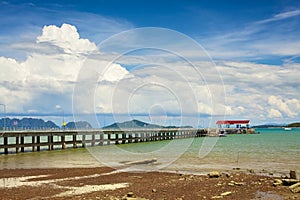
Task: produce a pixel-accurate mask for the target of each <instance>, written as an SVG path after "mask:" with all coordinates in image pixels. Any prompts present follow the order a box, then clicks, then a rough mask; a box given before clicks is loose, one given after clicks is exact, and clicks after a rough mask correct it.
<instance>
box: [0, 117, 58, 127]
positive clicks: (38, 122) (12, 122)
mask: <svg viewBox="0 0 300 200" xmlns="http://www.w3.org/2000/svg"><path fill="white" fill-rule="evenodd" d="M0 127H1V129H2V128H3V127H4V119H3V118H2V119H0ZM5 127H6V128H8V129H12V128H15V129H53V128H54V129H57V128H59V127H58V126H57V125H56V124H55V123H54V122H52V121H44V120H42V119H35V118H23V119H16V118H13V119H10V118H5Z"/></svg>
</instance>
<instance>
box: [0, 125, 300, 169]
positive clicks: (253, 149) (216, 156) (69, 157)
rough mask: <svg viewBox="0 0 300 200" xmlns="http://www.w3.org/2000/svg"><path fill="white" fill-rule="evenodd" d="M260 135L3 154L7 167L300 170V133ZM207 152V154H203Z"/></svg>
mask: <svg viewBox="0 0 300 200" xmlns="http://www.w3.org/2000/svg"><path fill="white" fill-rule="evenodd" d="M256 131H258V132H260V134H242V135H228V136H227V137H220V138H219V137H214V138H213V137H211V138H210V137H206V138H193V139H181V140H172V141H160V142H144V143H137V144H125V145H118V146H115V145H111V146H104V147H91V148H86V149H68V150H57V151H43V152H34V153H20V154H17V155H16V154H14V155H0V167H1V168H31V167H34V168H36V167H95V166H103V165H104V164H105V165H111V166H122V163H124V162H127V161H136V160H143V159H151V158H156V159H157V164H155V165H148V166H147V167H148V168H157V169H165V170H172V171H174V170H175V171H192V172H199V173H201V172H206V171H208V170H211V169H216V170H231V169H233V168H237V167H238V168H241V169H254V170H255V171H259V170H268V171H271V172H275V173H276V172H282V173H285V172H288V171H289V170H290V169H295V170H298V171H300V129H299V128H294V129H292V130H291V131H285V130H284V129H282V128H269V129H256ZM200 150H201V151H200Z"/></svg>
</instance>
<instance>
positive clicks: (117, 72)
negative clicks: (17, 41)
mask: <svg viewBox="0 0 300 200" xmlns="http://www.w3.org/2000/svg"><path fill="white" fill-rule="evenodd" d="M40 43H43V46H44V47H45V49H47V46H49V47H50V48H52V47H53V46H56V47H57V48H61V49H63V51H51V53H50V54H47V53H45V51H41V52H40V53H39V51H37V52H35V53H31V54H30V55H29V56H28V57H27V58H26V59H25V60H24V61H17V60H15V59H13V58H5V57H0V71H1V72H2V73H1V74H0V92H1V94H2V95H1V98H0V102H1V103H5V104H6V105H7V108H8V112H25V113H26V112H29V111H32V110H36V111H37V112H40V113H45V112H46V113H47V112H50V113H51V112H53V110H55V105H56V104H61V106H62V107H64V108H65V110H68V111H69V112H71V103H70V102H72V92H73V87H74V84H75V83H76V79H77V76H78V73H79V72H80V69H81V66H82V63H83V62H84V60H85V58H86V54H88V53H89V52H95V51H96V52H97V50H98V48H97V47H96V45H95V44H94V43H92V42H90V41H89V40H87V39H82V38H80V36H79V33H78V31H77V29H76V27H75V26H72V25H69V24H63V25H62V26H61V27H57V26H54V25H50V26H45V27H44V28H43V32H42V35H41V36H39V37H38V38H37V44H36V46H39V45H40ZM37 48H38V47H37ZM107 64H108V62H106V64H105V65H103V66H106V65H107ZM97 67H98V68H100V69H98V71H101V67H102V66H97ZM126 74H128V72H127V70H126V69H125V68H123V67H122V66H121V65H119V64H114V63H113V64H111V65H110V67H109V68H108V69H107V72H106V73H105V74H104V75H102V76H101V77H102V79H103V80H106V81H116V80H119V79H120V78H122V77H123V76H124V75H126ZM99 76H100V75H99ZM54 112H55V111H54Z"/></svg>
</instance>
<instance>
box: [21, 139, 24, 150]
mask: <svg viewBox="0 0 300 200" xmlns="http://www.w3.org/2000/svg"><path fill="white" fill-rule="evenodd" d="M21 145H22V146H21V152H24V136H21Z"/></svg>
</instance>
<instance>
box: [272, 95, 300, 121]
mask: <svg viewBox="0 0 300 200" xmlns="http://www.w3.org/2000/svg"><path fill="white" fill-rule="evenodd" d="M288 101H289V100H288ZM288 101H284V100H282V99H280V97H278V96H277V97H276V96H273V95H272V96H270V97H269V100H268V103H269V104H270V105H271V106H274V107H276V108H277V109H279V110H280V111H281V112H283V113H285V114H286V115H287V116H288V117H295V116H296V115H297V113H295V112H293V111H291V109H290V108H289V106H288V104H287V102H288Z"/></svg>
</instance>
